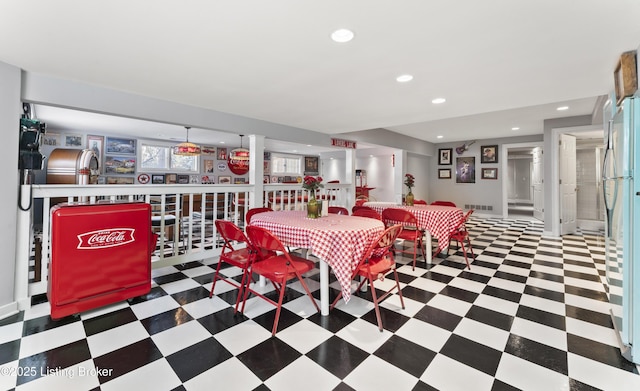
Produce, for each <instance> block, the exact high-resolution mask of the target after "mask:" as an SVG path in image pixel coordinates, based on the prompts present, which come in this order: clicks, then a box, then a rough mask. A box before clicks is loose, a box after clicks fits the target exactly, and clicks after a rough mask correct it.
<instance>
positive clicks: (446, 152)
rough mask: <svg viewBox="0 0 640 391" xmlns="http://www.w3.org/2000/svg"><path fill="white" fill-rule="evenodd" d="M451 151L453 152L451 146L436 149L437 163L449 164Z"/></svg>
mask: <svg viewBox="0 0 640 391" xmlns="http://www.w3.org/2000/svg"><path fill="white" fill-rule="evenodd" d="M452 153H453V148H441V149H438V164H439V165H441V166H447V165H449V164H451V154H452Z"/></svg>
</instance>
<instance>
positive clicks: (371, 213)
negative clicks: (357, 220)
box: [351, 206, 382, 220]
mask: <svg viewBox="0 0 640 391" xmlns="http://www.w3.org/2000/svg"><path fill="white" fill-rule="evenodd" d="M351 216H360V217H368V218H370V219H378V220H382V216H380V213H378V212H376V211H375V210H374V209H371V208H367V207H366V206H365V207H364V208H360V209H356V210H355V211H354V212H353V213H352V214H351Z"/></svg>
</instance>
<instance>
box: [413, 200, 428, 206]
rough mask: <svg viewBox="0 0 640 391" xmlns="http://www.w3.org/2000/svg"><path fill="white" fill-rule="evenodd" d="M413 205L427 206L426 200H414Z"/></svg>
mask: <svg viewBox="0 0 640 391" xmlns="http://www.w3.org/2000/svg"><path fill="white" fill-rule="evenodd" d="M413 205H427V201H425V200H413Z"/></svg>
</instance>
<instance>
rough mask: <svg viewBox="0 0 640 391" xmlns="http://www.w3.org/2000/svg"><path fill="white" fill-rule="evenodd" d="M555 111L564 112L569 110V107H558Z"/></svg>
mask: <svg viewBox="0 0 640 391" xmlns="http://www.w3.org/2000/svg"><path fill="white" fill-rule="evenodd" d="M556 110H558V111H565V110H569V106H560V107H558V108H557V109H556Z"/></svg>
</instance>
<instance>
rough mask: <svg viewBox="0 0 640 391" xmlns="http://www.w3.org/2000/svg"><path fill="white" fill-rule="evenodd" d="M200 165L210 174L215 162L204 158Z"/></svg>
mask: <svg viewBox="0 0 640 391" xmlns="http://www.w3.org/2000/svg"><path fill="white" fill-rule="evenodd" d="M202 167H203V169H204V172H205V173H207V174H211V173H212V172H213V169H214V167H215V162H214V161H213V159H204V160H203V161H202Z"/></svg>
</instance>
